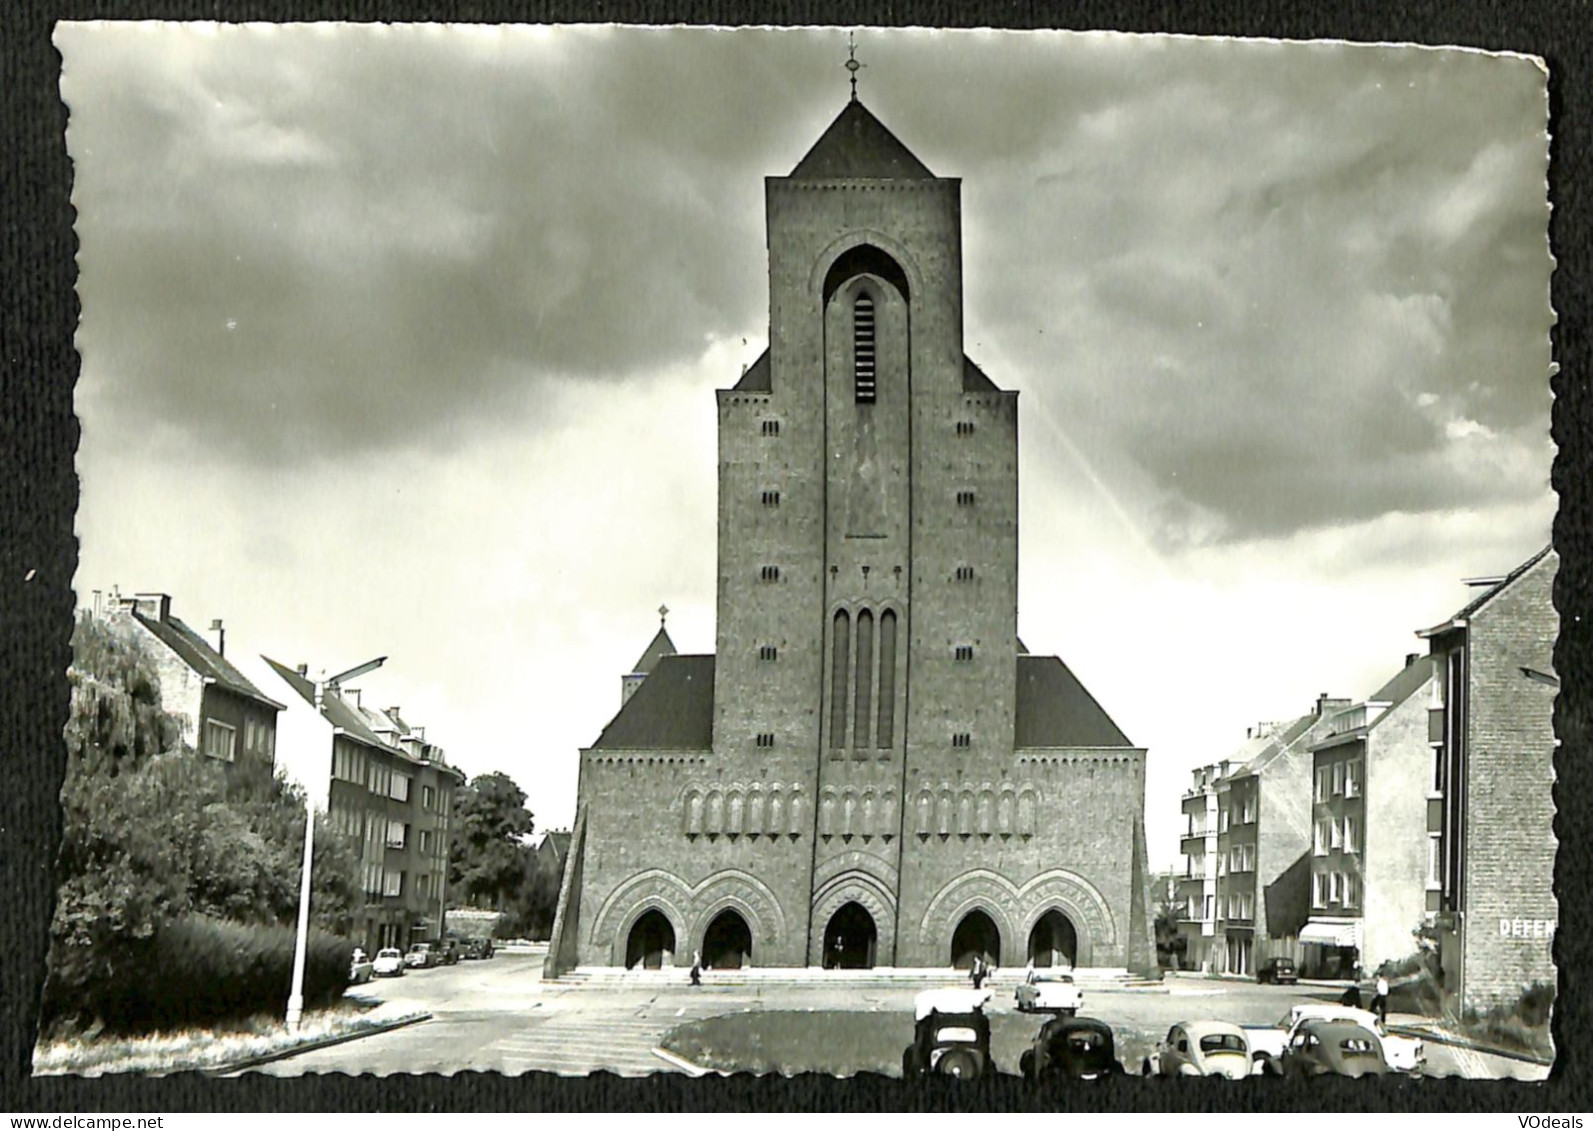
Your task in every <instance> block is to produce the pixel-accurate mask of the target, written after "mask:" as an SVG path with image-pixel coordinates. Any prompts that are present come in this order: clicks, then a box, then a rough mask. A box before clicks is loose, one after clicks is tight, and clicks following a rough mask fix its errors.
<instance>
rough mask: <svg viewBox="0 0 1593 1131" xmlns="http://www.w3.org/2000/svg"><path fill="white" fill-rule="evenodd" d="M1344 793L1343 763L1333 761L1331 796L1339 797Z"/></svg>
mask: <svg viewBox="0 0 1593 1131" xmlns="http://www.w3.org/2000/svg"><path fill="white" fill-rule="evenodd" d="M1343 793H1344V763H1343V762H1334V763H1333V796H1335V797H1340V796H1342V795H1343Z"/></svg>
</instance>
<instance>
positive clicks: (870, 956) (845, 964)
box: [824, 901, 879, 970]
mask: <svg viewBox="0 0 1593 1131" xmlns="http://www.w3.org/2000/svg"><path fill="white" fill-rule="evenodd" d="M878 943H879V928H878V927H876V926H875V925H874V917H873V916H872V915H870V914H869V913H868V912H867V911H866V910H864V908H863V905H862V904H860V903H857V902H856V901H848V902H846V903H843V904H841V906H840V907H839V908H837V909H836V912H835V914H834V915H831V916H830V921H829V923H828V924H826V925H825V928H824V965H825V967H826V969H832V970H835V969H839V970H869V969H872V968H873V966H874V958H875V951H876V949H877V947H878Z"/></svg>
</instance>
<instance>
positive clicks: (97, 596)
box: [94, 589, 105, 620]
mask: <svg viewBox="0 0 1593 1131" xmlns="http://www.w3.org/2000/svg"><path fill="white" fill-rule="evenodd" d="M104 615H105V614H104V610H103V608H102V607H101V604H100V591H99V590H98V589H96V590H94V619H95V620H98V619H99V618H100V617H102V616H104Z"/></svg>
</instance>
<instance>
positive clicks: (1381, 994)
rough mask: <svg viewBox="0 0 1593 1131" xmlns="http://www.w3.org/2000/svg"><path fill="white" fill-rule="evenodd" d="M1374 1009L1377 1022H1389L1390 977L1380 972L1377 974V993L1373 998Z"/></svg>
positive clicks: (1381, 1023) (1385, 1023) (1382, 1023)
mask: <svg viewBox="0 0 1593 1131" xmlns="http://www.w3.org/2000/svg"><path fill="white" fill-rule="evenodd" d="M1372 1011H1373V1012H1374V1013H1376V1014H1377V1023H1378V1024H1379V1025H1384V1026H1386V1025H1387V1024H1388V978H1387V977H1386V976H1385V975H1383V974H1379V975H1378V976H1377V995H1376V996H1375V997H1373V998H1372Z"/></svg>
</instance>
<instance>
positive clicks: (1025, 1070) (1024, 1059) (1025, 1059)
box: [1018, 1049, 1034, 1080]
mask: <svg viewBox="0 0 1593 1131" xmlns="http://www.w3.org/2000/svg"><path fill="white" fill-rule="evenodd" d="M1018 1075H1020V1076H1022V1077H1023V1078H1024V1079H1025V1080H1033V1079H1034V1050H1033V1049H1024V1050H1023V1055H1022V1056H1020V1057H1019V1058H1018Z"/></svg>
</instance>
